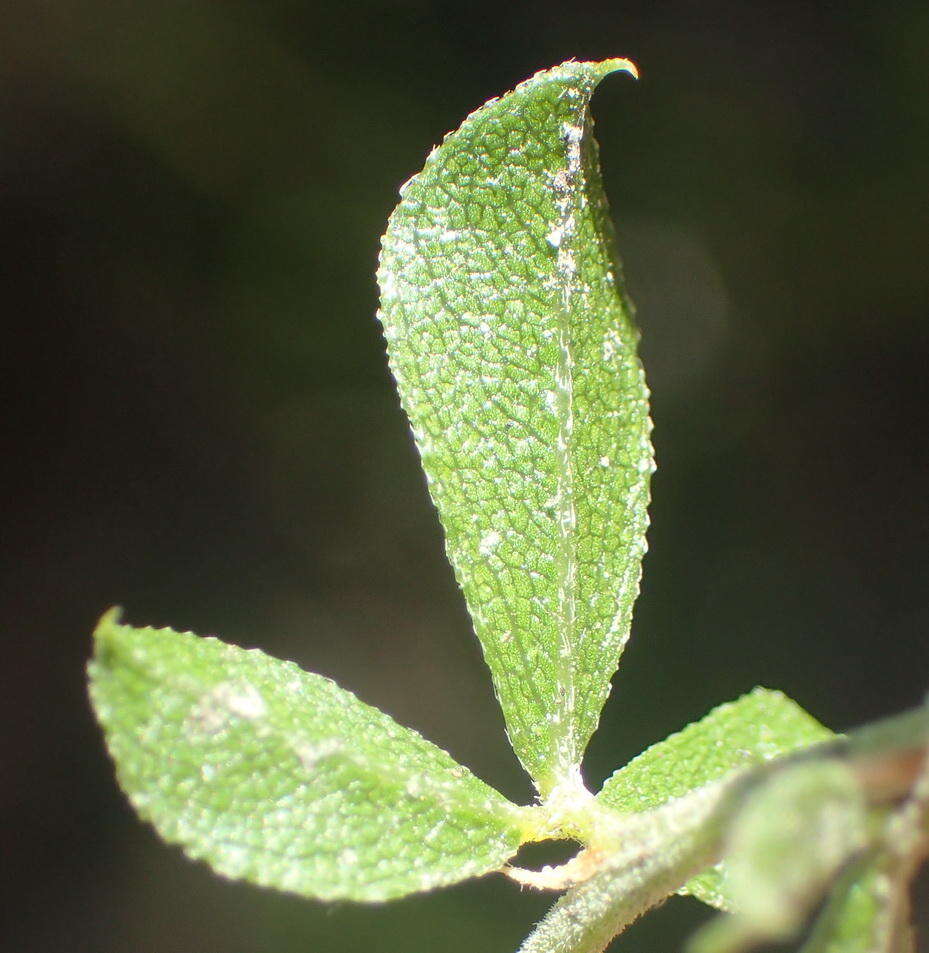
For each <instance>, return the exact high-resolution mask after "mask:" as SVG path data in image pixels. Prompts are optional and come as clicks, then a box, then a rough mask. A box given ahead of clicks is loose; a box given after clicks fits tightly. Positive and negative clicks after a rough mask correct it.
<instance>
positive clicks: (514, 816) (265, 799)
mask: <svg viewBox="0 0 929 953" xmlns="http://www.w3.org/2000/svg"><path fill="white" fill-rule="evenodd" d="M95 641H96V650H95V655H94V658H93V660H92V662H91V663H90V666H89V672H90V690H91V697H92V700H93V705H94V708H95V711H96V714H97V717H98V718H99V720H100V722H101V724H102V726H103V729H104V732H105V735H106V741H107V745H108V748H109V750H110V753H111V755H112V757H113V759H114V761H115V762H116V767H117V773H118V776H119V781H120V784H121V786H122V788H123V790H124V791H125V792H126V794H127V795H128V797H129V799H130V800H131V801H132V803H133V805H134V807H135V808H136V810H137V811H138V812H139V814H140V815H141V816H142V817H143V818H145V819H146V820H148V821H150V822H151V823H152V824H153V825H154V826H155V828H156V829H157V830H158V832H159V833H160V834H161V835H162V837H164V838H165V839H166V840H168V841H171V842H174V843H178V844H180V845H182V846H183V848H184V850H185V852H186V853H187V854H188V855H189V856H190V857H192V858H197V859H203V860H205V861H207V862H208V863H209V864H210V865H211V866H212V867H213V868H214V869H215V870H216V871H218V872H219V873H222V874H225V875H226V876H228V877H234V878H244V879H247V880H250V881H252V882H253V883H258V884H261V885H263V886H269V887H275V888H278V889H281V890H286V891H291V892H294V893H298V894H303V895H306V896H312V897H319V898H324V899H335V898H348V899H353V900H386V899H389V898H391V897H396V896H400V895H402V894H406V893H410V892H412V891H416V890H426V889H429V888H432V887H436V886H440V885H442V884H447V883H452V882H454V881H458V880H462V879H464V878H466V877H472V876H477V875H480V874H483V873H486V872H488V871H491V870H495V869H498V868H499V867H500V866H501V865H502V864H503V863H504V862H505V861H506V860H507V859H508V858H509V857H510V856H512V854H513V853H514V852H515V851H516V849H517V848H518V846H519V844H520V842H521V841H522V840H523V839H524V820H525V818H524V811H523V810H521V809H520V808H517V807H516V806H515V805H513V804H511V803H510V802H509V801H507V800H506V799H505V798H504V797H503V796H502V795H500V794H499V793H497V792H496V791H494V790H493V789H492V788H490V787H488V786H487V785H486V784H484V783H483V782H482V781H480V780H478V779H477V778H476V777H475V776H474V775H473V774H471V773H470V772H469V771H468V770H467V769H466V768H464V767H462V766H461V765H459V764H457V763H456V762H455V761H454V760H453V759H452V758H451V757H450V756H449V755H448V754H446V753H445V752H444V751H442V750H441V749H439V748H437V747H436V746H435V745H432V744H430V743H429V742H427V741H425V740H424V739H423V738H422V737H420V736H419V735H418V734H417V733H416V732H414V731H411V730H410V729H408V728H403V727H401V726H400V725H398V724H397V723H396V722H394V721H393V720H392V719H391V718H390V717H389V716H387V715H385V714H384V713H383V712H380V711H378V710H377V709H375V708H371V707H369V706H368V705H365V704H363V703H362V702H360V701H359V700H358V699H357V698H355V697H354V696H353V695H351V694H350V693H349V692H346V691H344V690H343V689H341V688H339V687H338V686H337V685H335V683H334V682H332V681H330V680H329V679H326V678H323V677H321V676H319V675H312V674H309V673H307V672H304V671H302V670H301V669H299V668H298V667H297V666H296V665H294V664H293V663H291V662H282V661H278V660H277V659H273V658H270V657H268V656H267V655H264V654H263V653H261V652H259V651H257V650H250V651H246V650H244V649H240V648H237V647H235V646H232V645H226V644H224V643H222V642H219V641H217V640H216V639H209V638H199V637H197V636H195V635H193V634H192V633H189V632H173V631H171V630H170V629H151V628H146V629H133V628H130V627H128V626H123V625H120V624H118V622H117V621H116V618H115V613H113V612H111V613H108V614H107V615H106V616H104V618H103V619H102V620H101V622H100V624H99V626H98V628H97V631H96V633H95Z"/></svg>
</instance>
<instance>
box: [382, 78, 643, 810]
mask: <svg viewBox="0 0 929 953" xmlns="http://www.w3.org/2000/svg"><path fill="white" fill-rule="evenodd" d="M616 71H625V72H628V73H632V74H633V75H635V67H634V66H633V65H632V64H631V63H629V61H627V60H607V61H605V62H602V63H577V62H569V63H564V64H562V65H561V66H558V67H555V68H554V69H551V70H547V71H545V72H541V73H538V74H536V75H535V76H533V77H532V78H531V79H529V80H527V81H526V82H524V83H522V84H521V85H519V86H517V87H516V89H514V90H513V91H512V92H510V93H508V94H506V95H505V96H503V97H501V98H500V99H496V100H491V101H490V102H489V103H487V104H486V105H485V106H484V107H483V108H481V109H479V110H477V111H476V112H474V113H472V114H471V115H470V116H469V117H468V118H467V119H466V120H465V121H464V123H463V124H462V126H461V127H460V128H459V129H458V130H457V131H456V132H454V133H451V134H450V135H449V136H448V137H446V139H445V141H444V142H443V143H442V145H441V146H439V147H438V148H437V149H435V150H433V152H432V154H431V155H430V156H429V158H428V159H427V161H426V165H425V167H424V168H423V170H422V171H421V172H420V173H419V174H418V175H416V176H415V177H414V178H413V179H411V180H410V182H408V183H407V185H406V186H404V188H403V190H402V200H401V202H400V204H399V205H398V206H397V209H396V210H395V211H394V213H393V215H392V216H391V219H390V223H389V225H388V229H387V233H386V234H385V236H384V239H383V244H382V251H381V261H380V269H379V272H378V280H379V283H380V289H381V311H380V317H381V321H382V323H383V326H384V332H385V335H386V338H387V342H388V351H389V355H390V364H391V369H392V371H393V373H394V376H395V377H396V379H397V385H398V388H399V391H400V397H401V400H402V403H403V407H404V409H405V410H406V413H407V415H408V416H409V419H410V422H411V424H412V429H413V433H414V436H415V438H416V443H417V446H418V447H419V451H420V454H421V457H422V463H423V468H424V469H425V471H426V475H427V477H428V480H429V488H430V491H431V493H432V498H433V500H434V502H435V504H436V507H437V509H438V511H439V515H440V517H441V520H442V523H443V526H444V528H445V535H446V546H447V551H448V555H449V559H450V560H451V563H452V565H453V567H454V569H455V572H456V575H457V579H458V582H459V583H460V585H461V587H462V589H463V591H464V595H465V599H466V601H467V604H468V607H469V610H470V612H471V616H472V619H473V621H474V626H475V629H476V632H477V635H478V638H479V639H480V642H481V645H482V648H483V651H484V657H485V659H486V661H487V664H488V665H489V667H490V670H491V673H492V675H493V679H494V685H495V688H496V692H497V696H498V698H499V700H500V704H501V706H502V708H503V712H504V716H505V718H506V724H507V731H508V734H509V738H510V742H511V743H512V745H513V747H514V749H515V751H516V753H517V755H518V756H519V758H520V759H521V761H522V763H523V765H524V766H525V767H526V769H527V770H528V772H529V773H530V775H531V776H532V778H533V779H534V780H535V782H536V786H537V787H538V788H539V790H540V791H541V792H542V794H548V793H549V792H550V791H551V790H552V789H553V788H554V787H555V786H556V785H557V784H559V783H567V784H571V783H576V782H577V778H578V768H579V765H580V762H581V758H582V756H583V753H584V749H585V747H586V745H587V742H588V740H589V738H590V736H591V734H592V733H593V731H594V729H595V728H596V726H597V722H598V720H599V717H600V710H601V708H602V707H603V703H604V701H605V700H606V697H607V694H608V693H609V686H610V678H611V677H612V675H613V673H614V671H615V670H616V666H617V664H618V662H619V656H620V654H621V652H622V649H623V647H624V645H625V643H626V640H627V638H628V635H629V626H630V619H631V614H632V604H633V601H634V600H635V597H636V595H637V593H638V587H639V575H640V564H641V560H642V555H643V553H644V551H645V530H646V526H647V513H646V507H647V504H648V482H649V477H650V474H651V472H652V470H653V463H652V450H651V445H650V441H649V432H650V429H651V424H650V421H649V417H648V391H647V389H646V386H645V379H644V375H643V372H642V368H641V365H640V363H639V360H638V358H637V356H636V345H637V342H638V332H637V331H636V329H635V327H634V325H633V322H632V312H631V306H630V305H629V302H628V300H627V299H626V297H625V292H624V288H623V283H622V279H621V276H620V272H619V266H618V263H617V259H616V254H615V248H614V241H613V232H612V225H611V223H610V218H609V209H608V207H607V201H606V197H605V194H604V191H603V188H602V183H601V179H600V169H599V163H598V157H597V144H596V142H595V140H594V138H593V133H592V120H591V117H590V112H589V109H588V105H589V102H590V98H591V96H592V94H593V91H594V89H595V88H596V86H597V84H598V83H599V82H600V80H601V79H603V77H604V76H606V75H608V74H609V73H612V72H616Z"/></svg>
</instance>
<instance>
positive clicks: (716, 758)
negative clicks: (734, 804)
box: [597, 688, 832, 910]
mask: <svg viewBox="0 0 929 953" xmlns="http://www.w3.org/2000/svg"><path fill="white" fill-rule="evenodd" d="M830 737H832V733H831V732H830V731H829V730H828V729H827V728H824V727H823V726H822V725H821V724H820V723H819V722H818V721H816V719H815V718H813V717H812V715H809V714H807V712H805V711H804V710H803V709H802V708H801V707H800V706H799V705H798V704H797V703H796V702H794V701H792V700H791V699H790V698H788V697H787V696H786V695H784V694H783V693H782V692H778V691H772V690H770V689H767V688H756V689H755V690H754V691H752V692H750V693H749V694H748V695H744V696H742V697H741V698H739V699H737V700H736V701H733V702H727V703H726V704H724V705H720V706H718V707H717V708H714V709H713V710H712V711H711V712H710V713H709V714H708V715H706V716H705V717H704V718H702V719H701V720H700V721H697V722H694V723H693V724H691V725H688V726H687V727H686V728H684V729H683V730H682V731H679V732H677V733H676V734H673V735H670V736H669V737H668V738H666V739H665V740H664V741H661V742H659V743H658V744H655V745H652V746H651V747H650V748H648V749H647V750H646V751H644V752H643V753H642V754H640V755H639V756H638V757H636V758H634V759H633V760H632V761H630V762H629V763H628V764H627V765H626V766H625V767H622V768H620V769H619V770H618V771H617V772H616V773H615V774H613V776H612V777H611V778H609V780H607V782H606V783H605V784H604V785H603V788H602V790H601V791H600V793H599V794H598V795H597V797H598V798H599V799H600V800H602V801H603V802H604V803H606V804H608V805H609V806H610V807H612V808H614V809H616V810H617V811H621V812H623V813H639V812H641V811H647V810H651V809H653V808H656V807H658V806H659V805H661V804H664V803H665V802H666V801H669V800H670V799H672V798H677V797H681V796H682V795H684V794H687V793H688V792H690V791H693V790H695V789H696V788H699V787H703V786H704V785H706V784H709V783H710V782H711V781H716V780H717V779H719V778H722V777H723V776H724V775H726V774H729V773H730V772H732V771H735V770H738V769H740V768H746V767H751V766H753V765H757V764H761V763H762V762H764V761H768V760H770V759H771V758H775V757H778V756H779V755H782V754H786V753H787V752H788V751H794V750H796V749H798V748H803V747H806V746H807V745H811V744H815V743H816V742H819V741H824V740H826V739H827V738H830ZM681 892H682V893H689V894H692V895H693V896H695V897H697V898H699V899H700V900H702V901H704V903H708V904H710V905H711V906H714V907H718V908H719V909H722V910H727V909H729V908H730V901H729V898H728V896H727V893H726V890H725V887H724V883H723V877H722V872H721V869H720V868H719V867H715V868H713V869H711V870H708V871H706V872H705V873H703V874H700V875H699V876H698V877H695V878H693V879H692V880H690V881H688V883H687V885H686V886H685V887H684V889H683V890H682V891H681Z"/></svg>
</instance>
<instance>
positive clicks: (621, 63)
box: [603, 57, 640, 79]
mask: <svg viewBox="0 0 929 953" xmlns="http://www.w3.org/2000/svg"><path fill="white" fill-rule="evenodd" d="M603 68H604V74H603V75H604V76H607V75H609V74H610V73H628V74H629V75H630V76H631V77H632V78H633V79H639V78H640V77H639V67H638V66H637V65H636V64H635V63H633V62H632V60H627V59H624V58H622V57H615V58H613V59H609V60H604V61H603Z"/></svg>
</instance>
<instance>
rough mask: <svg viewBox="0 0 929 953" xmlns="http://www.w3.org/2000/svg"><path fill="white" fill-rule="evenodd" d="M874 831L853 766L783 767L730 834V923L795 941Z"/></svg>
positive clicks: (752, 798)
mask: <svg viewBox="0 0 929 953" xmlns="http://www.w3.org/2000/svg"><path fill="white" fill-rule="evenodd" d="M867 834H868V824H867V813H866V804H865V798H864V793H863V792H862V790H861V785H860V784H859V783H858V779H857V778H856V776H855V774H854V772H853V771H852V769H851V768H850V767H849V766H848V765H847V764H845V763H843V762H841V761H838V760H828V759H827V760H823V761H821V762H820V761H810V762H807V763H804V762H798V763H797V764H794V765H790V766H788V767H785V768H784V769H783V770H782V771H778V772H775V773H774V774H773V775H772V776H771V778H769V779H767V780H765V781H763V782H762V783H761V784H760V786H759V787H758V788H757V790H754V791H752V792H750V793H749V795H748V796H747V797H746V803H745V804H744V806H743V807H742V809H741V810H740V812H739V814H738V815H737V816H736V817H735V819H734V821H733V823H732V826H731V828H730V830H729V832H728V835H727V840H728V843H727V846H726V853H725V864H726V875H725V883H726V888H727V892H728V895H729V896H730V897H731V898H732V901H733V906H734V907H735V910H736V916H734V917H729V918H727V920H726V923H727V924H729V925H732V926H734V928H735V931H736V932H737V933H738V932H741V933H742V934H743V935H747V936H752V937H757V938H758V939H759V940H789V939H791V938H792V937H793V936H794V935H795V934H796V931H797V930H798V928H799V927H800V926H801V925H802V923H803V920H804V918H805V917H806V915H807V913H808V912H809V911H810V909H811V908H812V907H813V906H814V905H815V904H816V903H817V901H818V900H819V898H820V897H821V896H822V894H823V892H824V890H825V889H826V887H827V886H828V884H829V883H830V881H831V880H832V878H833V877H834V875H835V874H836V872H837V871H838V870H839V868H840V867H841V866H842V865H843V864H844V863H845V862H846V861H847V860H848V859H849V857H851V856H852V854H853V853H855V852H856V851H858V850H861V849H862V848H863V847H864V846H865V844H866V841H867ZM716 948H717V947H714V949H716ZM718 949H721V950H728V949H729V946H728V945H727V944H725V943H723V944H721V945H720V946H719V947H718ZM732 949H735V950H740V949H742V946H741V945H738V944H733V946H732Z"/></svg>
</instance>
